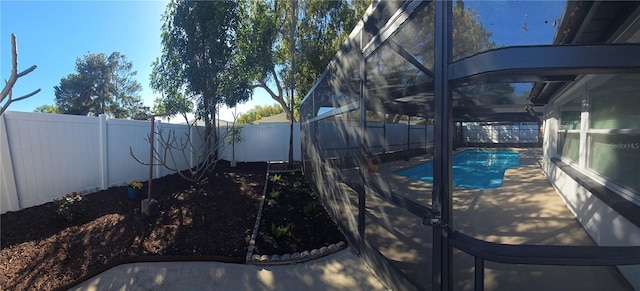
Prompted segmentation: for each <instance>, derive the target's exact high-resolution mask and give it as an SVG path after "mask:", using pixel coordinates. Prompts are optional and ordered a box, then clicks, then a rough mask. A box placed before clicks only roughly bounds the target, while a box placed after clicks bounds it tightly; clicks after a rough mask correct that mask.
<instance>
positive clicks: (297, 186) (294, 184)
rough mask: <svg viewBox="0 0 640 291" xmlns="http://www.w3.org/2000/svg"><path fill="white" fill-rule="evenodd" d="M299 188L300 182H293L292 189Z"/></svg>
mask: <svg viewBox="0 0 640 291" xmlns="http://www.w3.org/2000/svg"><path fill="white" fill-rule="evenodd" d="M300 186H302V182H300V181H295V182H293V188H300Z"/></svg>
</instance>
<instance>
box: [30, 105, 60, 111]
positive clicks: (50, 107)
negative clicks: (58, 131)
mask: <svg viewBox="0 0 640 291" xmlns="http://www.w3.org/2000/svg"><path fill="white" fill-rule="evenodd" d="M33 112H38V113H58V107H56V106H55V105H49V104H45V105H40V106H38V107H36V108H35V109H34V110H33Z"/></svg>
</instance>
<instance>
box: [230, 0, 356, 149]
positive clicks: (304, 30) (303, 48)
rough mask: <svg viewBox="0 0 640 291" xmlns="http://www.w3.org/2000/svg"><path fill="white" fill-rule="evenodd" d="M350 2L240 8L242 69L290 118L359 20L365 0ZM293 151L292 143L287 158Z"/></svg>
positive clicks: (299, 1)
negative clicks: (357, 15) (358, 15)
mask: <svg viewBox="0 0 640 291" xmlns="http://www.w3.org/2000/svg"><path fill="white" fill-rule="evenodd" d="M354 3H355V4H357V6H354V5H355V4H353V5H352V2H350V1H343V0H338V1H322V0H289V1H277V0H274V1H270V2H265V1H261V0H250V1H248V2H247V4H246V5H244V6H243V10H242V14H243V16H242V19H243V21H242V23H241V25H240V29H239V33H238V49H239V53H240V60H241V61H242V63H243V64H244V66H243V67H242V70H241V71H242V73H243V74H245V75H246V76H247V78H248V79H249V80H250V81H252V84H253V86H254V87H256V88H262V89H263V90H265V91H266V92H267V93H268V94H269V95H270V96H271V98H272V99H273V100H275V101H276V102H278V104H280V106H281V107H282V109H283V111H284V112H285V113H286V115H287V118H288V119H290V120H295V117H294V114H293V113H294V112H295V110H296V108H297V107H298V103H299V101H300V100H301V99H302V96H303V95H304V94H306V93H307V91H308V89H309V88H311V86H312V85H313V83H314V82H315V81H316V79H317V78H318V77H319V76H320V75H321V74H322V72H323V71H324V69H325V68H326V66H327V64H328V63H329V61H330V60H331V58H333V56H334V55H335V54H336V52H337V51H338V48H339V47H340V45H341V44H342V43H343V42H344V40H345V39H346V37H347V36H348V34H349V32H351V30H352V29H353V26H355V24H356V23H357V20H354V19H355V18H356V14H357V12H356V11H358V12H360V13H361V11H362V10H363V9H362V6H363V5H362V3H364V2H363V1H355V2H354ZM298 6H299V7H300V8H299V9H298V8H297V7H298ZM356 8H358V9H356ZM294 61H295V64H293V62H294ZM294 65H295V66H294ZM294 68H295V70H294ZM292 86H293V88H294V90H291V89H290V88H291V87H292ZM291 134H292V133H291ZM290 140H291V139H290ZM292 149H293V148H292V142H291V143H290V149H289V153H290V156H292ZM290 159H291V158H290Z"/></svg>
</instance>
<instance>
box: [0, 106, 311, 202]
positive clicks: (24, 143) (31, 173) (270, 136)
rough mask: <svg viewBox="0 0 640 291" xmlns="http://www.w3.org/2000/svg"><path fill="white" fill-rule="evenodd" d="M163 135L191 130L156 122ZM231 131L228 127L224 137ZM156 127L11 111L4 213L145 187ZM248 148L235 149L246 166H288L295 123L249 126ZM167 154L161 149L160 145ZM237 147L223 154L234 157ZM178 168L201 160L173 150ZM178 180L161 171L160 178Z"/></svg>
mask: <svg viewBox="0 0 640 291" xmlns="http://www.w3.org/2000/svg"><path fill="white" fill-rule="evenodd" d="M156 128H157V130H156V132H160V133H161V134H162V135H163V136H164V137H168V134H169V132H171V133H172V134H173V135H174V136H175V138H176V139H177V141H178V142H179V143H186V142H187V138H189V135H187V130H188V127H187V126H185V125H176V124H166V123H161V122H160V121H156ZM191 130H192V134H191V136H190V138H191V139H192V140H191V143H192V144H193V146H194V148H196V150H197V149H201V147H202V145H203V144H204V140H203V137H204V135H203V133H204V129H203V128H192V129H191ZM224 130H225V128H221V130H220V131H221V132H224ZM149 131H150V123H149V121H135V120H120V119H107V118H105V117H104V116H101V117H87V116H73V115H61V114H41V113H26V112H5V113H4V114H3V115H2V116H0V139H1V140H0V165H1V166H2V168H1V169H0V178H1V180H0V183H1V185H0V191H1V193H0V196H1V197H0V213H5V212H7V211H16V210H19V209H22V208H26V207H31V206H35V205H40V204H43V203H47V202H50V201H52V200H53V199H55V198H59V197H61V196H62V195H64V194H66V193H71V192H84V193H87V192H93V191H96V190H99V189H106V188H108V187H111V186H119V185H124V184H125V183H127V182H128V181H130V180H132V179H136V180H140V181H146V180H147V179H148V169H149V168H148V166H145V165H142V164H140V163H138V162H137V161H135V160H134V159H133V158H132V157H131V155H130V149H131V150H132V151H133V153H134V154H135V156H136V157H137V158H138V159H140V160H141V161H142V162H148V161H149V143H148V141H147V140H146V138H147V137H148V135H149ZM241 139H242V141H241V142H239V143H236V145H235V160H236V161H239V162H255V161H286V160H288V155H289V124H288V123H281V124H262V125H245V126H242V131H241ZM154 146H155V147H156V148H158V149H159V152H160V153H162V150H163V148H162V143H161V142H160V141H159V139H158V138H156V143H155V144H154ZM232 150H233V149H232V147H231V145H225V148H224V149H221V150H220V153H221V157H222V158H224V159H227V160H231V158H232ZM173 154H174V157H175V162H174V161H173V160H169V161H168V163H169V165H170V166H172V167H177V168H178V169H187V168H189V167H191V166H193V165H195V164H196V163H197V162H198V161H197V160H196V157H194V156H192V155H191V153H190V152H188V153H187V157H186V158H185V157H184V155H183V153H182V152H179V151H175V150H173ZM294 160H298V161H299V160H300V125H299V124H295V125H294ZM171 173H173V172H172V171H170V170H168V169H165V168H164V167H162V166H156V167H154V178H158V177H162V176H165V175H168V174H171Z"/></svg>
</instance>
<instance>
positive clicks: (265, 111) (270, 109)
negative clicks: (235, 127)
mask: <svg viewBox="0 0 640 291" xmlns="http://www.w3.org/2000/svg"><path fill="white" fill-rule="evenodd" d="M280 113H282V107H280V105H278V104H273V105H267V106H260V105H257V106H256V107H253V108H251V109H249V111H247V112H246V113H243V114H240V116H239V117H238V120H237V122H238V123H239V124H252V123H253V122H254V121H256V120H259V119H261V118H264V117H269V116H273V115H276V114H280Z"/></svg>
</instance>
